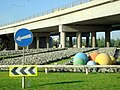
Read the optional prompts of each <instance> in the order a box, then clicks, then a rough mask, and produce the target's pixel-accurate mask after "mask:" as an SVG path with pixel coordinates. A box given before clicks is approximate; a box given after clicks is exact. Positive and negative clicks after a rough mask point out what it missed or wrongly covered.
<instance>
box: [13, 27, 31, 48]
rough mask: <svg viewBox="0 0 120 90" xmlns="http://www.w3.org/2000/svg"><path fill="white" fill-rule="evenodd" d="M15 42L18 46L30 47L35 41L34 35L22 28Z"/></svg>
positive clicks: (15, 37) (16, 34)
mask: <svg viewBox="0 0 120 90" xmlns="http://www.w3.org/2000/svg"><path fill="white" fill-rule="evenodd" d="M14 40H15V42H16V43H17V44H18V46H21V47H25V46H29V45H30V44H31V43H32V41H33V34H32V32H31V31H30V30H28V29H26V28H22V29H19V30H18V31H17V32H16V33H15V36H14Z"/></svg>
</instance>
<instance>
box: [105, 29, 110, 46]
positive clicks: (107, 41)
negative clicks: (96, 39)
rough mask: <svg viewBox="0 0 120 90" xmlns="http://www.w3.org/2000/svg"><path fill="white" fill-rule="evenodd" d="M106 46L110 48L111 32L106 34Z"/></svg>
mask: <svg viewBox="0 0 120 90" xmlns="http://www.w3.org/2000/svg"><path fill="white" fill-rule="evenodd" d="M105 44H106V47H110V31H106V32H105Z"/></svg>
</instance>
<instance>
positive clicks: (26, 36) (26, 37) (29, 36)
mask: <svg viewBox="0 0 120 90" xmlns="http://www.w3.org/2000/svg"><path fill="white" fill-rule="evenodd" d="M31 37H32V36H31V34H28V35H25V36H22V37H20V36H18V37H17V39H16V40H18V41H21V40H23V39H28V38H31Z"/></svg>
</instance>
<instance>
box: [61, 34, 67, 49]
mask: <svg viewBox="0 0 120 90" xmlns="http://www.w3.org/2000/svg"><path fill="white" fill-rule="evenodd" d="M65 38H66V34H65V32H60V45H61V48H65V41H66V39H65Z"/></svg>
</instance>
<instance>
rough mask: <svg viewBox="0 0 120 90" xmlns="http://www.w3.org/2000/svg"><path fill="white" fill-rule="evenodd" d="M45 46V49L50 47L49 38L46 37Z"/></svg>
mask: <svg viewBox="0 0 120 90" xmlns="http://www.w3.org/2000/svg"><path fill="white" fill-rule="evenodd" d="M46 46H47V48H49V47H50V45H49V37H48V36H47V37H46Z"/></svg>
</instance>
